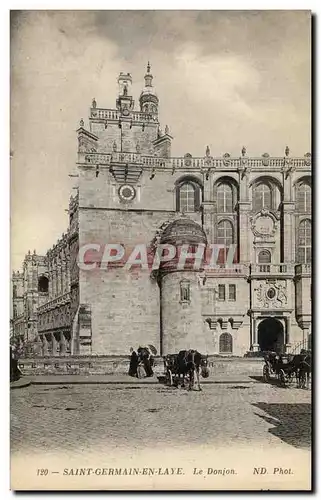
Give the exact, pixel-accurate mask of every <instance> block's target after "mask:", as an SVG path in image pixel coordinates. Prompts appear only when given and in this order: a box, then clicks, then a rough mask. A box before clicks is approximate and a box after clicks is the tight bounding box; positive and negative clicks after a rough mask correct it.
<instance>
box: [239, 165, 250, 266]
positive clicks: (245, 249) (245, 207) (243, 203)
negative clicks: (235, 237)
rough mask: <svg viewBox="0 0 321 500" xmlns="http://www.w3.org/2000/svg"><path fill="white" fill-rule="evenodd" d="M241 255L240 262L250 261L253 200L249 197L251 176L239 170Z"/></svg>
mask: <svg viewBox="0 0 321 500" xmlns="http://www.w3.org/2000/svg"><path fill="white" fill-rule="evenodd" d="M238 207H239V220H238V225H239V238H240V241H239V256H240V262H243V263H248V262H250V260H251V254H250V251H249V247H250V241H249V238H250V236H251V233H250V227H249V212H250V210H251V202H250V199H249V176H248V175H247V174H246V173H245V174H243V173H242V172H239V202H238Z"/></svg>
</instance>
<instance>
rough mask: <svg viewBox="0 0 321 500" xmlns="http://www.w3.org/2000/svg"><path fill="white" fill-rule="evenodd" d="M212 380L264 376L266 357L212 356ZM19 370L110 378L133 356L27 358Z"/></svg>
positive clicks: (159, 364)
mask: <svg viewBox="0 0 321 500" xmlns="http://www.w3.org/2000/svg"><path fill="white" fill-rule="evenodd" d="M208 366H209V370H210V378H209V380H210V379H211V377H213V376H218V375H219V376H222V375H224V374H226V375H236V376H237V375H251V374H258V375H260V374H261V373H262V367H263V359H262V358H253V359H250V358H230V357H227V358H223V357H214V356H210V357H209V358H208ZM19 368H20V370H21V372H22V374H23V375H24V376H34V375H108V374H122V375H123V374H127V372H128V368H129V356H128V357H124V356H93V357H89V356H88V357H86V356H82V357H80V356H79V357H74V356H73V357H69V358H67V357H66V358H54V357H51V358H33V359H31V358H27V359H21V360H19ZM154 372H155V374H156V375H162V374H163V373H164V362H163V359H162V358H160V357H156V358H155V368H154Z"/></svg>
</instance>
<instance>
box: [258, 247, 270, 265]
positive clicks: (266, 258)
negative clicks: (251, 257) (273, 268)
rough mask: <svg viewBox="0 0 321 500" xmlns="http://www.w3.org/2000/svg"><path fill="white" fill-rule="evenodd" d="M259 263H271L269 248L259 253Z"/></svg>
mask: <svg viewBox="0 0 321 500" xmlns="http://www.w3.org/2000/svg"><path fill="white" fill-rule="evenodd" d="M258 262H259V264H270V263H271V253H270V252H269V251H268V250H261V252H260V253H259V255H258Z"/></svg>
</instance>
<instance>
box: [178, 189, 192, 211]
mask: <svg viewBox="0 0 321 500" xmlns="http://www.w3.org/2000/svg"><path fill="white" fill-rule="evenodd" d="M179 206H180V212H195V189H194V186H193V185H192V184H190V183H189V182H186V183H185V184H183V185H182V186H181V188H180V190H179Z"/></svg>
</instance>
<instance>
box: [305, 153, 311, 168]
mask: <svg viewBox="0 0 321 500" xmlns="http://www.w3.org/2000/svg"><path fill="white" fill-rule="evenodd" d="M304 164H305V165H306V166H307V167H309V166H310V165H311V153H305V155H304Z"/></svg>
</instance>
